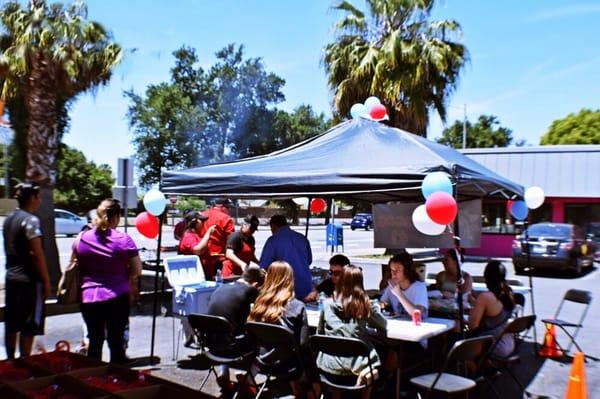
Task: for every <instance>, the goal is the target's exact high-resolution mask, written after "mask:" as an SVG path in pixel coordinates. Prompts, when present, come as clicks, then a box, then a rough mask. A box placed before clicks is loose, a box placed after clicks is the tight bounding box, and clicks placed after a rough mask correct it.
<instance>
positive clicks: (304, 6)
mask: <svg viewBox="0 0 600 399" xmlns="http://www.w3.org/2000/svg"><path fill="white" fill-rule="evenodd" d="M354 3H355V4H356V5H359V6H362V5H363V4H364V3H363V2H362V1H355V2H354ZM330 5H331V2H329V1H327V0H302V1H300V0H296V1H291V0H286V1H272V0H261V1H256V0H255V1H246V0H238V1H231V0H221V1H206V0H171V1H166V0H127V1H122V0H88V8H89V17H90V18H91V19H94V20H96V21H99V22H101V23H103V24H104V25H105V26H106V27H107V28H108V29H109V30H111V31H112V33H113V35H114V37H115V39H116V40H117V41H118V42H119V43H120V44H121V45H122V46H123V47H124V48H126V49H133V48H135V49H137V51H136V52H134V53H130V52H128V53H127V55H126V58H125V60H124V62H123V63H122V64H121V65H120V66H119V67H118V68H117V70H116V71H115V74H114V76H113V79H112V80H111V82H110V84H109V85H108V86H107V87H104V88H101V89H99V90H98V91H97V93H95V94H94V95H92V94H86V95H82V96H81V97H80V98H78V100H77V101H76V103H75V104H74V105H73V108H72V112H71V117H72V120H71V129H70V132H69V133H68V134H67V135H65V138H64V141H65V142H66V143H67V144H68V145H70V146H73V147H75V148H78V149H80V150H81V151H83V152H84V153H85V155H86V156H87V157H88V158H90V159H92V160H94V161H96V162H98V163H107V164H109V165H111V166H112V167H113V169H115V168H116V160H117V158H118V157H123V156H130V155H132V154H133V152H134V149H133V147H132V145H131V144H130V141H131V134H130V132H129V129H128V126H127V120H126V116H125V114H126V111H127V101H126V100H125V99H124V98H123V95H122V92H123V90H128V89H131V88H133V89H134V90H135V91H136V92H138V93H141V92H143V91H144V90H145V88H146V86H147V85H148V84H153V83H159V82H162V81H165V80H167V79H168V78H169V68H171V66H172V64H173V57H172V56H171V53H172V51H173V50H175V49H176V48H178V47H180V46H181V45H182V44H186V45H189V46H192V47H195V48H196V49H197V52H198V54H199V56H200V58H201V64H202V65H203V66H205V67H208V66H210V65H211V64H212V63H213V61H214V56H213V54H214V52H215V51H216V50H218V49H220V48H222V47H223V46H225V45H227V44H228V43H232V42H235V43H243V44H244V45H245V47H246V55H247V56H249V57H262V58H263V60H264V63H265V66H266V68H267V70H269V71H272V72H275V73H276V74H278V75H279V76H281V77H283V78H284V79H285V80H286V84H285V86H284V89H283V92H284V94H285V96H286V101H285V103H283V104H281V107H282V108H284V109H287V110H291V109H293V108H294V107H296V106H297V105H299V104H302V103H306V104H310V105H312V106H313V107H314V108H315V109H316V110H317V111H322V112H325V113H327V114H329V113H330V101H331V93H330V92H329V90H328V89H327V86H326V80H325V74H324V71H323V69H322V67H321V65H320V60H321V55H322V49H323V47H324V46H325V45H326V43H328V42H329V41H330V40H331V39H332V37H333V35H332V33H331V26H332V24H333V23H334V22H335V20H336V19H337V18H338V17H339V15H338V14H336V13H335V12H333V11H331V10H330ZM433 18H434V19H441V18H452V19H456V20H457V21H458V22H459V23H460V24H461V26H462V31H463V36H462V40H463V42H464V43H465V44H466V46H467V48H468V49H469V52H470V57H471V60H470V63H469V64H468V65H467V66H466V68H465V69H464V71H463V74H462V78H461V81H460V83H459V85H458V88H457V90H456V92H455V93H454V95H453V96H452V97H451V100H450V102H449V118H448V122H449V123H451V122H452V121H454V120H455V119H462V115H463V104H466V106H467V116H468V118H469V119H471V120H474V119H476V118H477V117H478V116H479V115H480V114H483V113H485V114H493V115H496V116H498V117H499V119H500V121H501V123H502V125H503V126H507V127H509V128H511V129H513V132H514V136H515V137H516V138H517V139H521V138H522V139H526V140H527V143H528V144H533V145H536V144H538V143H539V139H540V136H541V135H542V134H543V133H544V132H545V131H546V130H547V128H548V126H549V125H550V123H551V122H552V121H553V120H555V119H557V118H562V117H564V116H566V115H567V114H568V113H571V112H577V111H578V110H579V109H581V108H584V107H586V108H592V109H598V108H600V96H598V93H599V92H600V51H599V50H598V43H599V42H600V24H598V23H597V21H598V19H599V18H600V3H599V2H576V1H575V2H571V1H551V0H537V1H527V2H525V1H518V0H511V1H502V2H491V1H464V0H462V1H461V0H441V1H439V2H438V3H437V6H436V9H435V10H434V15H433ZM442 129H443V125H442V123H441V121H440V120H439V118H437V117H435V116H433V117H432V119H431V124H430V128H429V138H435V137H437V136H439V134H440V133H441V131H442Z"/></svg>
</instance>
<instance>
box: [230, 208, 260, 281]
mask: <svg viewBox="0 0 600 399" xmlns="http://www.w3.org/2000/svg"><path fill="white" fill-rule="evenodd" d="M258 224H259V223H258V218H257V217H256V216H254V215H248V216H246V217H245V218H244V220H243V221H242V226H241V228H240V230H239V231H236V232H234V233H233V234H232V235H230V236H229V238H228V239H227V250H226V252H225V256H226V258H227V259H225V260H224V261H223V277H229V276H240V275H242V273H243V272H244V270H246V268H247V267H248V266H249V265H250V262H254V263H257V264H258V263H259V260H258V259H257V258H256V253H255V249H256V248H255V247H256V243H255V241H254V236H253V234H254V232H255V231H256V230H258Z"/></svg>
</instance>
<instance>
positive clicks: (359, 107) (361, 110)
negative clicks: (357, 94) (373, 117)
mask: <svg viewBox="0 0 600 399" xmlns="http://www.w3.org/2000/svg"><path fill="white" fill-rule="evenodd" d="M366 113H367V107H365V105H364V104H361V103H357V104H354V105H353V106H352V108H350V115H352V117H353V118H358V117H360V116H361V115H364V114H366Z"/></svg>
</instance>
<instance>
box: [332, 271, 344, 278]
mask: <svg viewBox="0 0 600 399" xmlns="http://www.w3.org/2000/svg"><path fill="white" fill-rule="evenodd" d="M329 274H330V275H332V276H336V277H337V276H339V275H341V274H342V271H341V270H329Z"/></svg>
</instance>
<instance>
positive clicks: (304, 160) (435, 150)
mask: <svg viewBox="0 0 600 399" xmlns="http://www.w3.org/2000/svg"><path fill="white" fill-rule="evenodd" d="M434 171H445V172H446V173H448V174H449V175H450V176H451V179H452V180H453V183H454V188H455V190H454V191H455V197H456V198H457V199H458V200H460V199H470V198H480V197H499V198H505V199H508V198H514V197H522V196H523V187H522V186H520V185H518V184H516V183H514V182H512V181H511V180H508V179H506V178H503V177H501V176H499V175H498V174H496V173H494V172H493V171H491V170H489V169H487V168H486V167H484V166H483V165H481V164H479V163H477V162H475V161H473V160H472V159H470V158H468V157H467V156H465V155H463V154H461V153H460V152H458V151H456V150H455V149H453V148H450V147H447V146H444V145H441V144H438V143H434V142H432V141H429V140H427V139H425V138H423V137H420V136H417V135H415V134H412V133H408V132H406V131H403V130H400V129H396V128H392V127H389V126H386V125H384V124H382V123H379V122H375V121H372V120H368V119H363V118H357V119H352V120H349V121H346V122H343V123H341V124H339V125H337V126H334V127H333V128H331V129H329V130H328V131H326V132H325V133H322V134H320V135H318V136H315V137H313V138H311V139H308V140H305V141H303V142H301V143H298V144H296V145H293V146H291V147H288V148H285V149H283V150H280V151H277V152H274V153H271V154H267V155H263V156H257V157H252V158H246V159H241V160H237V161H232V162H224V163H219V164H213V165H207V166H201V167H196V168H190V169H183V170H169V171H164V172H163V173H162V180H161V190H162V191H163V192H164V193H165V194H180V195H197V196H202V197H215V196H226V197H231V198H252V199H260V198H270V199H287V198H295V197H309V198H314V197H317V196H318V197H324V198H333V197H335V198H339V199H344V198H348V199H361V200H365V201H370V202H372V203H380V202H389V201H423V200H424V199H423V196H422V194H421V184H422V182H423V179H424V178H425V176H426V175H427V174H428V173H431V172H434ZM307 226H308V223H307ZM307 228H308V227H307ZM455 234H456V235H458V225H457V223H456V226H455ZM159 243H160V237H159ZM159 245H160V244H159ZM159 260H160V258H158V259H157V262H159ZM459 273H460V265H459ZM156 284H157V279H155V285H156ZM460 297H462V295H461V296H460ZM155 309H156V304H155ZM459 309H460V312H462V301H460V300H459ZM459 319H460V320H461V321H462V318H459ZM153 332H154V325H153ZM153 338H154V334H153ZM153 341H154V339H153ZM152 348H154V345H153V344H152Z"/></svg>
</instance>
